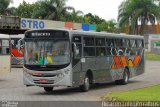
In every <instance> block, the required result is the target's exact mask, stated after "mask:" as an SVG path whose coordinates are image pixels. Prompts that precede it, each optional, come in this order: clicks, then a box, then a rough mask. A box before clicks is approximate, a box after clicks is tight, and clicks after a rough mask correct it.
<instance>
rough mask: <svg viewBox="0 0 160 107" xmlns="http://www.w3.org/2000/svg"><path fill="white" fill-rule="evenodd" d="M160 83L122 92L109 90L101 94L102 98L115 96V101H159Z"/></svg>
mask: <svg viewBox="0 0 160 107" xmlns="http://www.w3.org/2000/svg"><path fill="white" fill-rule="evenodd" d="M159 89H160V85H157V86H151V87H146V88H141V89H135V90H130V91H124V92H111V93H109V94H106V95H104V96H103V99H106V100H107V99H112V98H115V99H116V101H160V97H159V95H160V91H159Z"/></svg>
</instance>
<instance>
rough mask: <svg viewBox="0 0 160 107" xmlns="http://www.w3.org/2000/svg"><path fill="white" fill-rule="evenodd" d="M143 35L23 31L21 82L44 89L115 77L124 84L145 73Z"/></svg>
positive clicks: (85, 84) (83, 85)
mask: <svg viewBox="0 0 160 107" xmlns="http://www.w3.org/2000/svg"><path fill="white" fill-rule="evenodd" d="M144 67H145V60H144V38H143V37H142V36H136V35H125V34H112V33H104V32H103V33H102V32H90V31H87V32H86V31H77V30H66V29H63V30H62V29H43V30H31V31H27V32H25V37H24V68H23V82H24V85H26V86H40V87H43V88H44V90H45V91H46V92H50V91H52V90H53V87H56V86H68V87H80V89H81V90H82V91H88V90H89V88H90V85H91V84H94V83H107V82H113V81H115V82H116V84H122V85H125V84H127V83H128V80H129V78H132V77H134V76H137V75H140V74H143V73H144Z"/></svg>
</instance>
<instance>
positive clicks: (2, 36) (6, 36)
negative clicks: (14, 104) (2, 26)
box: [0, 34, 10, 39]
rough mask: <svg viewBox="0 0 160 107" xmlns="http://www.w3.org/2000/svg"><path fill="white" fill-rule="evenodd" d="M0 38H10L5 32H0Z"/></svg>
mask: <svg viewBox="0 0 160 107" xmlns="http://www.w3.org/2000/svg"><path fill="white" fill-rule="evenodd" d="M0 38H4V39H8V38H10V37H9V35H7V34H0Z"/></svg>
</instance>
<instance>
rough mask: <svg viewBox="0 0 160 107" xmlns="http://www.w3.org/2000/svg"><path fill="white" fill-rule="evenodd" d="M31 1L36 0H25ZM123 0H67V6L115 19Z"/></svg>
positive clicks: (15, 2)
mask: <svg viewBox="0 0 160 107" xmlns="http://www.w3.org/2000/svg"><path fill="white" fill-rule="evenodd" d="M22 1H23V0H13V2H14V3H13V4H12V5H11V6H14V7H17V6H18V5H19V4H20V3H22ZM25 1H26V2H29V3H33V2H36V1H37V0H25ZM122 1H123V0H68V2H67V6H73V7H74V8H75V9H76V10H81V11H83V12H84V14H86V13H89V12H90V13H92V14H95V15H98V16H100V17H101V18H103V19H106V20H110V19H115V20H117V15H118V6H119V5H120V3H121V2H122Z"/></svg>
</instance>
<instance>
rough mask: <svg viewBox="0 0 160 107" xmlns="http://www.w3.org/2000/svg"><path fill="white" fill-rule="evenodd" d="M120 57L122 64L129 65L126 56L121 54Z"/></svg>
mask: <svg viewBox="0 0 160 107" xmlns="http://www.w3.org/2000/svg"><path fill="white" fill-rule="evenodd" d="M120 58H121V62H122V66H123V67H126V66H127V60H126V57H125V56H121V57H120Z"/></svg>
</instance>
